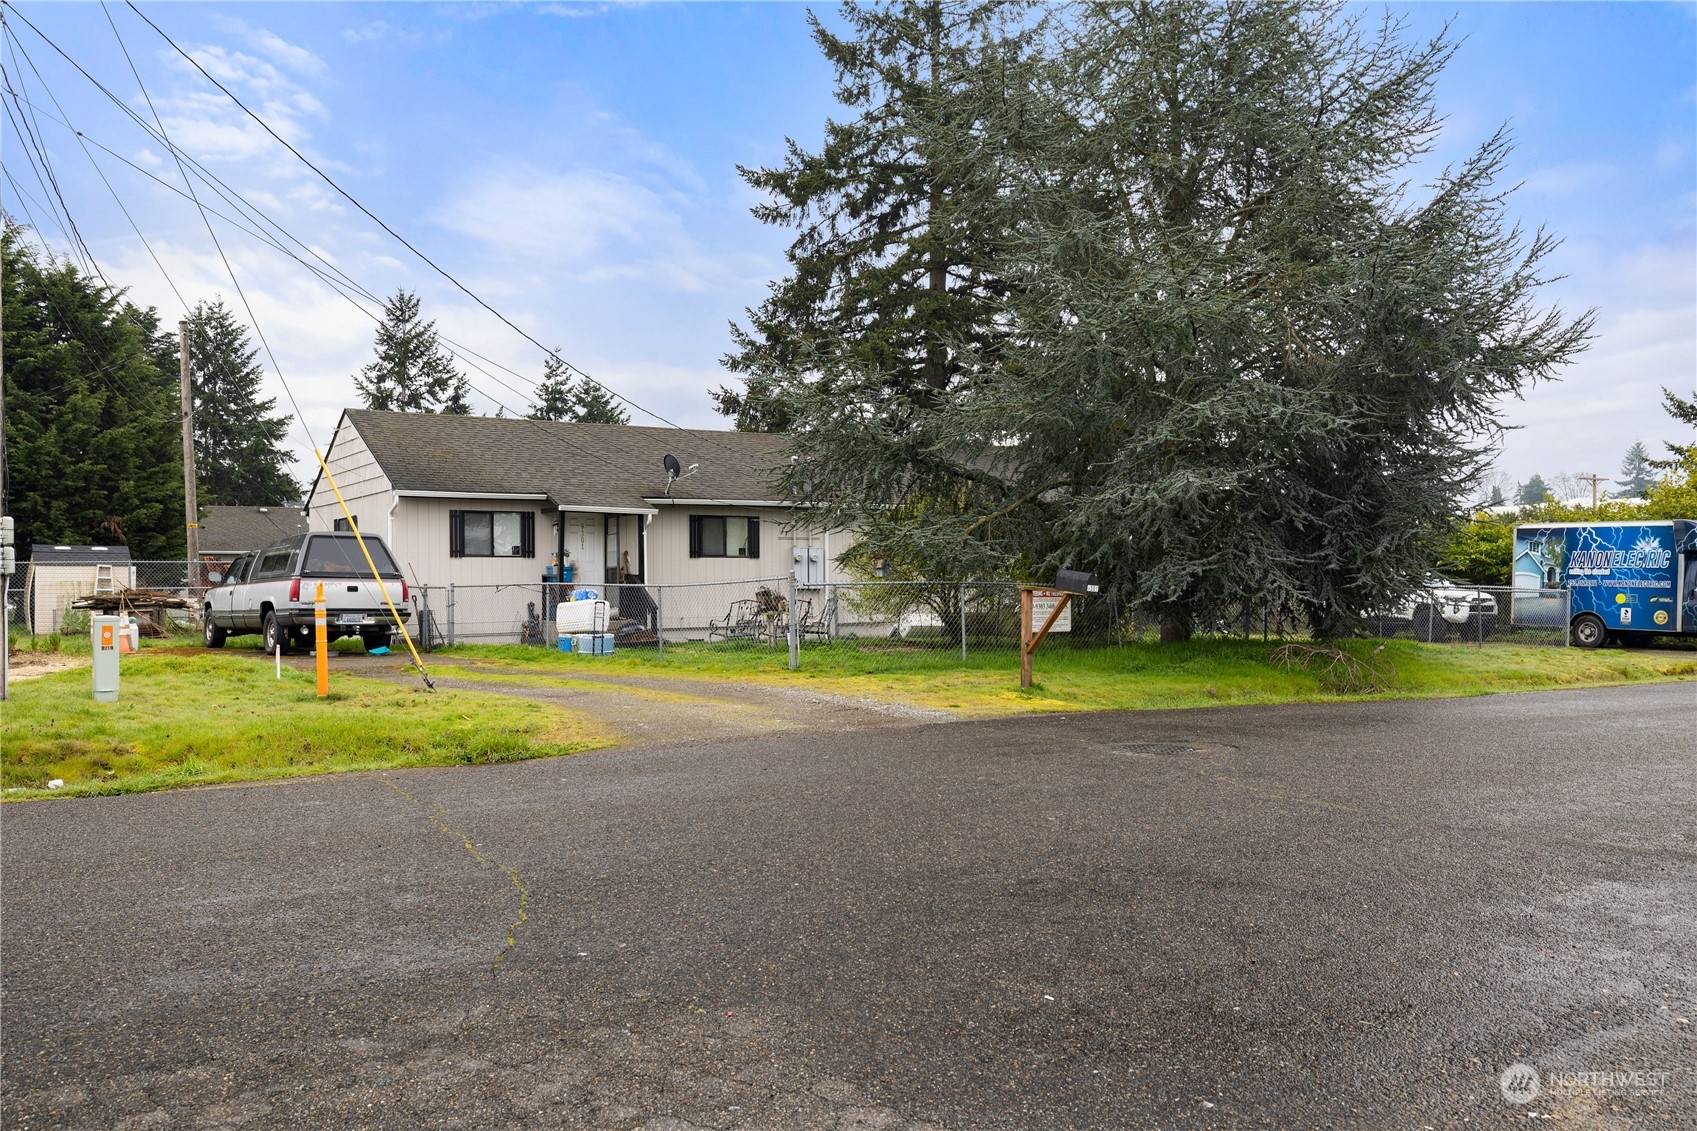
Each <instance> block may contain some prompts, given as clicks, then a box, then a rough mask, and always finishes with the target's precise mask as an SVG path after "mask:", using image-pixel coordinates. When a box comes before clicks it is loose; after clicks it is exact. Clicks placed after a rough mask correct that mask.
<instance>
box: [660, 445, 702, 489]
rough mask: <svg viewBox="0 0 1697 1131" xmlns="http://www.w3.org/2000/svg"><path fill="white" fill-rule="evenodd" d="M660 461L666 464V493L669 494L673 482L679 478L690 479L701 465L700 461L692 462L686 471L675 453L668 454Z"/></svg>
mask: <svg viewBox="0 0 1697 1131" xmlns="http://www.w3.org/2000/svg"><path fill="white" fill-rule="evenodd" d="M660 462H661V463H663V464H665V465H666V494H667V495H668V496H670V495H671V493H672V484H673V483H675V482H677V481H678V480H679V479H688V478H689V477H690V476H691V475H694V474H695V473H696V471H697V470H698V469H699V468H700V467H701V465H700V464H699V463H692V464H690V465H689V470H688V471H685V470H684V469H683V464H681V463H679V462H678V457H677V456H674V455H668V456H666V458H665V459H663V460H661V461H660Z"/></svg>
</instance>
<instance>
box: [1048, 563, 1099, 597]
mask: <svg viewBox="0 0 1697 1131" xmlns="http://www.w3.org/2000/svg"><path fill="white" fill-rule="evenodd" d="M1055 588H1056V589H1064V590H1065V591H1066V592H1068V593H1100V592H1101V591H1102V583H1101V582H1100V581H1098V580H1097V579H1096V575H1095V574H1093V573H1085V572H1084V571H1083V570H1081V569H1062V570H1056V571H1055Z"/></svg>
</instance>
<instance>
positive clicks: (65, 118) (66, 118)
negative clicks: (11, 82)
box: [7, 36, 189, 310]
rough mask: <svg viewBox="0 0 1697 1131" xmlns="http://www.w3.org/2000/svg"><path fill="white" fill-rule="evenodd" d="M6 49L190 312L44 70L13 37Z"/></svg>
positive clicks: (173, 291)
mask: <svg viewBox="0 0 1697 1131" xmlns="http://www.w3.org/2000/svg"><path fill="white" fill-rule="evenodd" d="M7 47H8V48H9V49H12V50H13V52H14V56H13V57H14V59H15V58H16V56H17V55H19V54H21V55H22V56H23V57H24V61H25V62H26V63H28V64H29V69H30V70H31V71H33V72H34V73H35V78H36V81H37V82H38V83H40V84H41V89H42V90H44V91H46V92H47V97H48V98H50V99H52V101H53V108H54V109H56V110H58V111H59V115H60V118H61V120H62V124H63V125H64V127H65V128H66V129H68V130H70V131H71V132H72V133H73V134H75V135H76V139H77V144H78V145H79V146H80V147H81V148H82V151H83V156H84V157H87V158H88V163H89V164H90V165H92V166H94V171H95V173H96V174H97V175H98V176H99V177H100V183H101V184H103V185H105V186H106V191H107V192H108V193H110V194H111V196H112V203H114V204H116V205H117V206H118V211H120V212H122V213H123V214H124V219H125V220H126V221H128V222H129V225H130V230H131V231H133V232H135V234H136V239H138V240H140V241H141V246H142V247H144V248H146V249H147V254H148V257H149V258H150V259H152V260H153V265H154V266H155V267H157V268H159V273H160V274H161V275H163V276H164V277H165V285H166V286H168V287H170V288H171V293H172V294H174V295H176V296H177V302H178V303H180V304H181V305H182V307H183V309H184V310H187V309H188V306H189V304H188V301H187V300H186V299H184V298H183V292H182V291H180V290H178V289H177V284H176V281H175V280H173V279H172V278H171V273H170V272H169V271H167V270H165V264H164V263H162V262H160V259H159V256H158V255H156V254H155V253H154V251H153V245H152V244H150V243H148V242H147V237H146V236H144V235H142V234H141V227H140V225H138V224H137V223H136V222H135V217H133V216H131V215H130V210H129V209H128V208H126V207H124V202H123V200H122V199H121V198H120V197H119V196H118V191H117V190H116V189H114V188H113V187H112V182H111V181H110V180H108V179H107V177H106V170H104V169H102V168H101V167H100V162H98V161H96V160H95V159H94V154H92V153H90V152H89V149H88V141H87V139H85V138H84V137H83V135H82V131H81V130H79V129H77V128H76V127H74V126H72V125H71V120H70V117H71V116H70V115H69V114H66V113H65V108H64V107H63V106H62V105H60V104H59V99H58V98H57V97H55V96H54V94H53V88H52V87H50V86H48V85H47V80H46V79H44V78H42V76H41V69H40V68H39V67H37V66H36V65H35V60H34V59H31V58H30V55H29V52H28V51H27V50H25V48H24V46H23V45H22V44H21V43H19V42H17V38H16V37H15V36H14V37H11V39H10V42H9V43H8V44H7ZM20 85H21V84H20ZM8 93H10V94H11V95H12V97H13V98H18V97H20V95H19V94H18V93H17V92H16V91H8ZM24 102H25V104H26V105H28V106H29V108H30V112H31V114H32V116H33V114H34V112H35V103H33V102H30V100H29V99H28V98H27V97H26V98H24ZM40 128H41V123H40V121H37V122H36V129H38V130H39V129H40Z"/></svg>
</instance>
